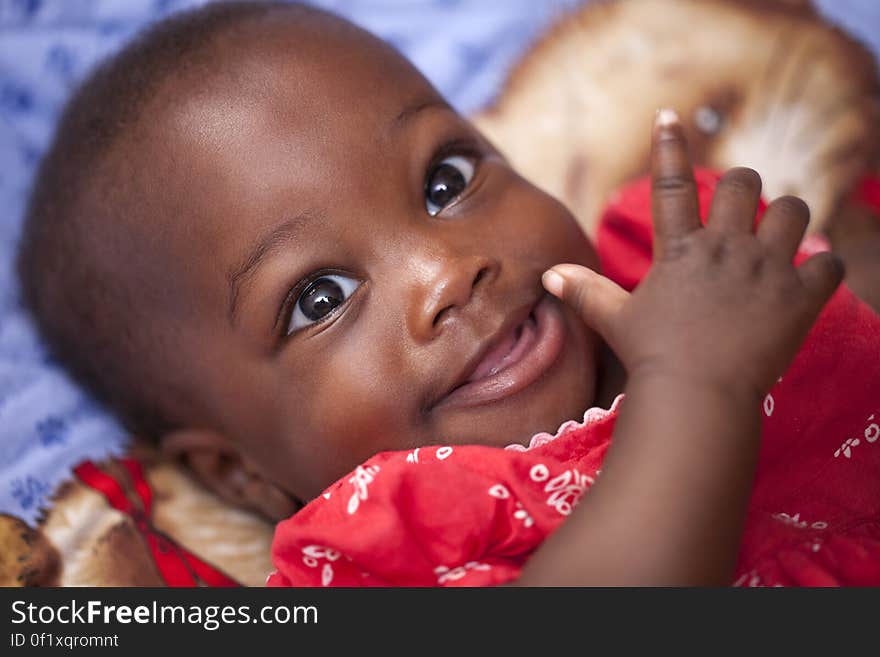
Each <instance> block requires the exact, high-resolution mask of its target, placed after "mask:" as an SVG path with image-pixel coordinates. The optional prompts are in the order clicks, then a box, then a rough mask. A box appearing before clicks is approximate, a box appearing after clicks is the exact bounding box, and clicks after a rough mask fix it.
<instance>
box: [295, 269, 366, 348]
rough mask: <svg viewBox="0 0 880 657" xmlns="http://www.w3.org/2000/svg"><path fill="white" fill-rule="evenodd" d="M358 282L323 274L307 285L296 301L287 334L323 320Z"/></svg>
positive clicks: (342, 301)
mask: <svg viewBox="0 0 880 657" xmlns="http://www.w3.org/2000/svg"><path fill="white" fill-rule="evenodd" d="M358 285H360V282H359V281H356V280H354V279H353V278H349V277H348V276H340V275H337V274H325V275H323V276H321V277H320V278H317V279H315V280H314V281H312V282H311V283H309V285H308V287H306V289H305V290H303V291H302V293H301V294H300V295H299V298H298V299H297V300H296V305H295V306H294V308H293V312H292V313H291V316H290V324H288V326H287V334H288V335H290V334H291V333H293V332H294V331H296V330H297V329H300V328H303V327H304V326H308V325H309V324H312V323H314V322H317V321H320V320H322V319H324V318H325V317H326V316H327V315H329V314H330V313H332V312H333V311H334V310H335V309H336V307H337V306H341V305H342V304H343V303H344V302H345V300H346V299H347V298H348V297H349V296H350V295H351V293H352V292H354V291H355V290H356V289H357V288H358Z"/></svg>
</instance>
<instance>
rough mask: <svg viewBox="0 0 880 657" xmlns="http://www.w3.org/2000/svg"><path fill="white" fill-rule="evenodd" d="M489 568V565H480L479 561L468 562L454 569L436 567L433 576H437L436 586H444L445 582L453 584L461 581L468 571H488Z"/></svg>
mask: <svg viewBox="0 0 880 657" xmlns="http://www.w3.org/2000/svg"><path fill="white" fill-rule="evenodd" d="M490 569H491V566H490V565H489V564H485V563H480V562H479V561H468V562H467V563H466V564H464V565H463V566H456V567H455V568H452V569H450V568H449V566H442V565H441V566H437V567H436V568H435V569H434V574H435V575H436V576H437V583H438V584H445V583H446V582H450V581H452V582H454V581H456V580H459V579H461V578H462V577H464V576H465V575H467V574H468V571H469V570H490Z"/></svg>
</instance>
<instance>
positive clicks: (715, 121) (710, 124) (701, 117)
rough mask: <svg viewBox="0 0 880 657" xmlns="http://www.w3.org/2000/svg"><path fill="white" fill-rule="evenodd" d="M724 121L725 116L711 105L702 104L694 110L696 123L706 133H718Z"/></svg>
mask: <svg viewBox="0 0 880 657" xmlns="http://www.w3.org/2000/svg"><path fill="white" fill-rule="evenodd" d="M723 123H724V116H723V115H722V114H721V112H719V111H718V110H717V109H715V108H714V107H712V106H711V105H700V106H699V107H698V108H697V109H696V110H694V125H696V126H697V130H699V131H700V132H702V133H704V134H707V135H714V134H717V133H718V131H719V130H721V125H722V124H723Z"/></svg>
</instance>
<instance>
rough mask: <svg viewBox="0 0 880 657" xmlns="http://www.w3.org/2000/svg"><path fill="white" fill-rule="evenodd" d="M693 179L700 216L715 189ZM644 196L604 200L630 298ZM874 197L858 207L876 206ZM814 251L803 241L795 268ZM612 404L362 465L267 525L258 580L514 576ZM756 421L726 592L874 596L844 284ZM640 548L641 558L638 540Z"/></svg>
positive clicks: (640, 249)
mask: <svg viewBox="0 0 880 657" xmlns="http://www.w3.org/2000/svg"><path fill="white" fill-rule="evenodd" d="M697 178H698V184H699V188H700V205H701V208H702V211H703V214H704V215H705V212H706V210H707V208H708V202H709V200H710V198H711V195H712V193H713V191H714V186H715V183H716V180H717V178H716V177H715V176H714V175H712V174H708V173H704V172H698V174H697ZM649 184H650V183H649V181H647V180H643V181H640V182H638V183H636V184H634V185H632V186H630V187H628V188H626V189H625V190H623V191H622V192H620V193H618V194H617V195H616V196H615V197H614V198H613V199H612V203H611V204H610V205H609V207H608V209H607V210H606V212H605V214H604V217H603V220H602V224H601V226H600V230H599V234H598V239H597V246H598V250H599V255H600V258H601V260H602V265H603V271H604V272H605V273H606V274H607V275H609V276H610V277H611V278H613V279H615V280H617V281H618V282H619V283H621V284H622V285H623V286H624V287H627V288H630V289H631V288H632V287H634V286H635V285H636V284H637V283H638V281H639V280H641V278H642V276H644V274H645V272H646V271H647V269H648V267H649V266H650V258H651V224H650V189H649ZM871 184H874V183H871ZM864 189H868V190H869V191H870V189H873V190H874V191H876V190H877V187H876V185H875V186H874V187H870V185H869V186H868V187H865V188H864ZM874 196H875V197H874V198H873V199H870V198H869V196H866V197H865V198H866V199H867V200H868V201H869V202H872V203H873V204H875V207H878V208H880V200H878V198H876V197H877V196H880V195H874ZM821 248H824V243H823V242H822V240H821V239H820V238H809V239H808V240H805V242H804V244H803V245H802V249H801V251H800V252H799V254H798V256H797V259H796V260H797V261H800V260H803V259H804V258H806V257H807V256H808V255H809V254H810V253H811V252H814V251H815V250H818V249H821ZM622 399H623V396H622V395H621V396H620V397H618V398H617V400H615V402H614V404H613V405H612V407H611V409H609V410H603V409H599V408H591V409H589V410H587V411H586V413H585V414H584V418H583V421H581V422H575V421H570V422H566V423H565V424H563V425H562V426H561V427H560V429H559V431H558V432H557V433H556V435H553V436H551V435H550V434H538V435H536V436H535V437H534V438H532V441H531V444H530V446H529V447H528V448H526V447H523V446H521V445H515V446H510V447H508V448H507V449H499V448H493V447H482V446H470V445H467V446H455V447H452V446H444V445H435V446H430V447H421V448H419V449H416V450H413V451H409V452H383V453H381V454H378V455H376V456H374V457H373V458H371V459H369V460H368V461H366V462H365V463H363V464H362V465H361V466H359V467H358V468H357V469H356V470H355V471H354V472H352V473H350V474H349V475H348V476H346V477H343V478H342V479H340V480H339V481H337V482H336V483H334V484H333V485H331V486H330V487H329V488H327V489H326V491H325V492H324V493H323V494H322V495H321V496H319V497H318V498H317V499H315V500H314V501H312V502H311V503H309V504H308V505H307V506H306V507H304V508H303V509H302V510H301V511H299V512H298V513H297V514H295V515H294V516H293V517H291V518H290V519H288V520H285V521H283V522H281V523H279V525H278V527H277V529H276V531H275V538H274V542H273V546H272V557H273V561H274V564H275V567H276V569H277V570H276V571H275V572H273V573H272V574H271V575H270V576H269V578H268V582H267V583H268V584H269V585H270V586H438V585H439V586H484V585H493V584H501V583H504V582H508V581H510V580H512V579H514V578H516V577H517V575H518V574H519V572H520V570H521V569H522V567H523V565H524V564H525V562H526V561H527V559H528V558H529V555H530V554H531V553H532V552H533V551H534V550H535V549H536V548H537V547H538V546H539V545H540V544H541V542H542V541H543V540H544V539H545V538H546V537H547V536H548V535H549V534H550V533H551V532H552V531H553V530H554V529H556V528H557V527H558V526H559V525H560V524H561V523H562V522H563V521H564V520H565V519H566V517H567V516H568V515H569V514H570V513H571V512H572V509H573V508H574V507H575V505H576V504H577V503H578V500H580V498H581V497H582V496H583V495H584V494H586V493H587V492H588V490H589V488H590V486H591V484H592V483H593V482H594V481H595V480H596V478H597V477H599V476H601V475H600V468H601V466H602V458H603V456H604V455H605V451H606V450H607V449H608V446H609V444H610V441H611V436H612V431H613V428H614V422H615V419H616V417H617V410H618V406H619V404H620V403H621V400H622ZM623 403H625V402H623ZM762 412H763V438H762V443H761V447H760V455H759V460H758V467H757V471H756V476H755V483H754V490H753V493H752V497H751V501H750V504H749V510H748V515H747V518H746V524H745V532H744V535H743V539H742V544H741V548H740V553H739V561H738V565H737V568H736V573H735V575H734V580H733V582H732V584H734V585H745V586H757V585H761V586H773V585H806V586H820V585H873V586H877V585H880V316H878V315H877V314H876V313H874V312H873V311H872V310H871V309H870V308H869V307H868V306H867V305H865V304H864V303H862V302H861V301H860V300H859V299H857V298H856V297H855V296H854V295H853V294H852V293H851V292H850V291H849V290H848V289H847V288H845V287H844V286H841V288H840V289H839V290H838V291H837V292H836V293H835V295H834V296H833V298H832V299H831V301H830V302H829V303H828V305H827V306H826V307H825V309H824V310H823V312H822V314H821V316H820V318H819V320H818V321H817V322H816V324H815V326H814V327H813V329H812V330H811V332H810V333H809V335H808V336H807V338H806V340H805V342H804V344H803V346H802V348H801V350H800V352H799V353H798V355H797V357H796V358H795V360H794V362H793V363H792V365H791V367H790V368H789V369H788V371H787V372H786V373H785V374H784V376H782V377H781V378H780V379H779V381H778V382H777V383H776V385H775V386H774V387H773V389H772V390H771V391H770V393H769V394H768V395H767V397H766V398H765V399H764V400H763V409H762ZM695 449H699V446H695ZM694 494H699V491H694ZM644 541H645V546H644V547H645V550H650V549H651V536H645V537H644Z"/></svg>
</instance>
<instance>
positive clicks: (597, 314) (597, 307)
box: [541, 264, 629, 349]
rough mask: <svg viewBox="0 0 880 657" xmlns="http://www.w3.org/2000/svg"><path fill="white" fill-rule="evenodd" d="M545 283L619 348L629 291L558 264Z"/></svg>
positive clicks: (586, 271) (589, 272)
mask: <svg viewBox="0 0 880 657" xmlns="http://www.w3.org/2000/svg"><path fill="white" fill-rule="evenodd" d="M541 281H542V282H543V284H544V287H545V288H546V290H547V291H548V292H550V293H551V294H552V295H553V296H555V297H558V298H560V299H562V301H564V302H565V303H566V304H568V305H569V306H571V307H572V308H574V310H576V311H577V313H578V314H579V315H580V317H581V319H582V320H583V321H584V322H585V323H586V324H588V325H589V326H591V327H593V328H594V329H595V330H596V331H597V332H598V333H599V335H600V336H602V338H604V339H605V341H606V342H607V343H608V344H609V345H610V346H611V348H612V349H615V347H616V344H615V342H616V340H615V338H616V337H617V318H618V314H619V313H620V309H621V308H622V307H623V305H624V304H625V303H626V301H627V300H628V299H629V292H627V291H626V290H624V289H623V288H622V287H620V286H619V285H617V283H615V282H614V281H612V280H611V279H609V278H605V277H604V276H602V275H601V274H599V273H596V272H594V271H593V270H592V269H588V268H587V267H582V266H581V265H569V264H565V265H556V266H555V267H553V268H552V269H548V270H547V271H545V272H544V275H543V276H542V277H541Z"/></svg>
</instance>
